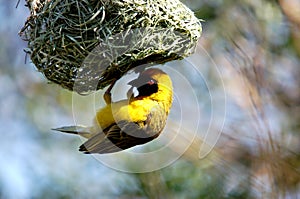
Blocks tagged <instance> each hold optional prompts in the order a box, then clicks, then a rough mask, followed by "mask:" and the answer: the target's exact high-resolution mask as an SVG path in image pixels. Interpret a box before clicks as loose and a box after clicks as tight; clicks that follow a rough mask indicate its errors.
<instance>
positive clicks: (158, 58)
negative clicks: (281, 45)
mask: <svg viewBox="0 0 300 199" xmlns="http://www.w3.org/2000/svg"><path fill="white" fill-rule="evenodd" d="M26 2H27V6H28V7H29V9H30V12H31V15H30V16H29V17H28V19H27V21H26V23H25V25H24V27H23V28H22V30H21V31H20V35H21V36H22V37H23V39H25V40H26V41H28V48H26V49H25V51H26V52H27V53H28V54H30V57H31V60H32V62H33V63H34V64H35V66H36V67H37V69H38V70H39V71H40V72H41V73H43V74H44V75H45V77H46V78H47V79H48V80H50V81H52V82H54V83H57V84H59V85H61V86H62V87H63V88H67V89H69V90H71V91H76V92H78V93H82V94H83V93H88V92H90V91H95V90H98V89H101V88H104V87H105V86H107V85H109V84H110V83H112V81H114V80H116V79H119V78H120V77H122V75H124V73H126V72H127V71H129V70H130V69H132V68H134V67H136V66H139V65H142V64H162V63H165V62H167V61H170V60H177V59H183V58H184V57H187V56H189V55H191V54H192V53H193V52H194V49H195V46H196V44H197V41H198V39H199V37H200V35H201V24H200V21H199V20H198V19H197V18H196V17H195V16H194V14H193V12H192V11H190V10H189V9H188V8H187V7H186V6H185V5H183V4H182V3H181V2H180V1H179V0H85V1H82V0H67V1H61V0H26Z"/></svg>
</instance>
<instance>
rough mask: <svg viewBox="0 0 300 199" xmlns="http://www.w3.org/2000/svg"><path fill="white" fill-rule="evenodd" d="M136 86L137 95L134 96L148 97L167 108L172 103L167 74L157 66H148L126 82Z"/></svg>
mask: <svg viewBox="0 0 300 199" xmlns="http://www.w3.org/2000/svg"><path fill="white" fill-rule="evenodd" d="M128 84H129V85H131V86H133V87H136V88H137V90H138V95H137V96H136V97H135V98H145V97H147V98H149V99H152V100H156V101H158V102H163V103H165V104H166V105H167V106H168V108H169V107H170V106H171V104H172V98H173V87H172V81H171V78H170V77H169V75H168V74H167V73H165V72H163V71H162V70H160V69H157V68H150V69H147V70H145V71H143V72H142V73H140V75H139V77H138V78H137V79H134V80H132V81H130V82H129V83H128Z"/></svg>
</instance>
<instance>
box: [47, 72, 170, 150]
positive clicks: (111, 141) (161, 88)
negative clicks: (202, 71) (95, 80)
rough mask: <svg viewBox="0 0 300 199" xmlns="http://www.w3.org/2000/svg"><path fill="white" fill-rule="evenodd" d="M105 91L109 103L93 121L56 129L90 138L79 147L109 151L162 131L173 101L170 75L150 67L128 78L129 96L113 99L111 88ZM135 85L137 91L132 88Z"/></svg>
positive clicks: (148, 139) (127, 145)
mask: <svg viewBox="0 0 300 199" xmlns="http://www.w3.org/2000/svg"><path fill="white" fill-rule="evenodd" d="M114 84H115V81H114V82H113V83H112V84H111V85H110V86H109V88H108V89H107V90H106V92H105V93H104V95H103V98H104V101H105V103H106V105H105V106H104V107H103V108H100V109H99V110H98V111H97V113H96V116H95V117H94V121H93V125H92V126H90V127H85V126H65V127H61V128H56V129H53V130H56V131H60V132H64V133H71V134H77V135H80V136H82V137H84V138H87V141H86V142H84V143H83V144H82V145H81V146H80V147H79V151H81V152H83V153H85V154H94V153H98V154H109V153H115V152H120V151H123V150H126V149H128V148H131V147H134V146H136V145H142V144H145V143H148V142H150V141H152V140H153V139H155V138H157V137H158V136H159V135H160V133H161V132H162V131H163V129H164V127H165V125H166V121H167V118H168V114H169V112H170V109H171V107H172V102H173V87H172V81H171V78H170V76H169V75H168V74H167V73H165V72H163V71H162V70H161V69H158V68H148V69H146V70H144V71H142V72H140V74H139V76H138V77H137V78H136V79H134V80H132V81H130V82H128V85H130V86H131V88H130V89H129V90H128V92H127V99H124V100H120V101H116V102H112V99H111V98H112V97H111V89H112V87H113V86H114ZM134 88H136V90H137V92H133V90H134Z"/></svg>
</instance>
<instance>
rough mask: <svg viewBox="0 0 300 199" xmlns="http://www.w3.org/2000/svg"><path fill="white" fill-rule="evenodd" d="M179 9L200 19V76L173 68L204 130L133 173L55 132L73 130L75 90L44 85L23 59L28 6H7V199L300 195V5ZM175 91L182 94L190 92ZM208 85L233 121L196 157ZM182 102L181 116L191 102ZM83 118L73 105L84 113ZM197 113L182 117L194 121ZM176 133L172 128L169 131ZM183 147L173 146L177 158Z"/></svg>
mask: <svg viewBox="0 0 300 199" xmlns="http://www.w3.org/2000/svg"><path fill="white" fill-rule="evenodd" d="M183 3H185V4H186V5H187V6H188V7H190V8H191V9H192V10H193V11H194V12H195V14H196V15H197V17H199V18H200V19H203V20H204V21H203V34H202V37H201V40H200V41H199V49H198V52H199V53H197V57H196V58H195V57H194V58H193V59H194V62H197V60H198V62H197V66H198V67H200V68H201V75H202V78H197V76H195V74H196V73H195V72H193V71H192V70H190V69H189V68H188V67H180V66H182V65H184V64H186V62H185V61H184V60H183V61H176V62H173V63H172V64H171V65H176V71H177V72H178V71H179V72H180V73H182V74H185V77H188V81H189V83H190V84H191V85H193V88H194V91H195V93H196V96H197V99H198V103H199V105H197V106H199V107H200V109H201V116H200V118H201V122H200V123H199V128H198V129H196V132H197V133H198V134H197V136H196V137H195V139H193V142H192V143H191V144H190V145H189V147H188V148H187V149H186V150H185V153H183V154H182V155H181V157H180V158H179V159H177V160H176V161H174V162H173V163H172V164H169V165H167V166H165V167H164V168H162V169H159V170H156V171H153V172H147V173H126V172H121V171H118V170H116V169H113V168H110V167H108V166H105V165H104V164H101V162H99V161H98V160H97V159H95V158H93V157H92V156H89V155H83V154H81V153H79V152H78V146H79V145H80V144H81V143H82V140H80V139H79V138H78V137H76V136H72V135H64V134H60V133H57V132H53V131H51V128H54V127H59V126H63V125H71V124H74V117H73V115H74V107H73V106H72V104H73V105H74V95H73V94H72V93H71V92H69V91H66V90H64V89H62V88H60V87H58V86H56V85H54V84H51V83H48V82H47V80H46V79H45V78H44V77H43V76H42V74H41V73H39V72H38V71H37V70H36V68H35V67H34V65H33V64H31V63H30V59H29V58H28V57H27V58H26V57H25V53H24V51H23V49H24V48H26V42H24V41H22V40H21V39H20V37H19V36H18V32H19V30H20V29H21V28H22V26H23V25H24V22H25V20H26V18H27V17H28V15H29V11H28V9H27V8H26V7H24V4H25V2H24V1H23V0H21V1H20V4H19V5H18V7H17V8H16V5H17V1H11V0H10V1H9V0H0V16H1V17H0V24H1V26H0V66H1V68H0V88H1V89H0V132H1V139H0V198H14V199H16V198H22V199H23V198H122V199H123V198H124V199H125V198H212V199H213V198H300V191H299V190H300V183H299V182H300V173H299V172H300V131H299V129H300V88H299V85H300V78H299V76H300V1H299V0H277V1H275V0H274V1H273V0H240V1H234V0H227V1H222V0H209V1H208V0H207V1H206V0H203V1H200V0H184V1H183ZM203 49H204V50H205V51H206V52H207V54H205V53H202V52H203ZM208 57H209V58H208ZM212 60H213V61H212ZM167 65H170V64H167ZM163 67H164V66H162V68H163ZM216 67H217V68H218V69H219V72H216ZM220 74H221V79H222V81H220ZM198 75H199V74H198ZM173 81H174V82H177V81H176V79H173ZM178 81H180V80H178ZM204 82H206V84H209V85H210V86H209V88H208V87H207V86H205V85H206V84H205V83H204ZM207 82H208V83H207ZM175 86H176V84H175ZM175 86H174V89H175V91H176V92H177V93H178V92H182V93H183V95H185V94H184V92H187V91H186V90H187V89H182V88H178V87H175ZM208 89H209V92H210V94H211V95H213V96H218V94H220V93H221V94H222V95H223V93H222V92H223V90H224V89H225V95H226V101H225V103H226V104H224V100H220V106H217V107H214V109H213V112H214V114H216V115H219V116H220V117H221V120H222V119H225V123H224V125H223V126H222V128H221V129H220V128H219V126H214V124H215V123H214V122H212V123H211V126H210V127H209V129H210V130H209V132H208V133H209V135H216V137H215V139H214V141H218V142H217V144H216V146H215V147H214V150H213V151H212V153H211V154H213V156H210V155H208V156H207V158H204V159H200V158H199V146H200V145H201V143H202V141H201V140H202V137H201V135H203V134H201V133H202V131H201V127H202V126H203V127H207V126H208V124H209V122H210V119H211V115H212V106H211V103H210V99H207V93H208ZM119 90H122V89H120V88H119ZM203 93H204V94H203ZM99 96H101V92H100V93H99ZM217 99H219V98H217ZM220 99H223V98H222V97H220ZM178 101H179V98H175V101H174V106H173V109H174V110H177V109H178V106H179V105H181V106H183V108H184V107H191V106H192V105H193V104H191V103H192V102H191V101H189V100H188V99H184V100H183V101H181V102H178ZM217 102H218V101H217ZM78 103H80V101H79V102H78ZM82 103H83V102H82ZM195 106H196V105H195ZM192 107H193V106H192ZM224 107H226V115H223V110H224ZM86 112H87V110H86V109H85V108H84V104H82V106H80V104H77V105H76V114H78V113H79V114H82V115H83V116H84V115H86V114H87V113H86ZM175 113H176V111H173V113H172V112H171V115H170V120H169V121H170V122H171V121H177V119H178V118H177V117H178V115H176V114H175ZM189 117H190V118H187V117H184V118H181V120H182V121H185V120H188V121H194V120H195V118H197V117H195V115H194V113H191V114H190V116H189ZM222 121H223V120H222ZM196 122H197V121H196ZM218 124H219V123H218ZM172 127H173V125H172V124H170V123H168V126H167V128H166V129H165V132H164V136H166V137H167V135H168V132H171V131H172ZM189 130H192V131H194V130H195V129H189ZM219 134H221V135H220V137H219V136H218V135H219ZM186 135H187V137H188V136H189V134H186ZM198 135H199V136H198ZM181 142H184V139H178V140H177V142H176V143H175V145H172V147H171V148H170V150H172V151H174V152H175V153H176V150H177V148H178V147H179V148H180V145H181V144H182V143H181ZM177 146H178V147H177ZM149 147H150V148H151V146H149ZM146 148H147V147H146ZM157 155H159V154H157ZM164 155H165V154H161V156H162V157H160V158H161V159H164V158H167V157H164ZM166 156H167V155H166ZM123 163H124V165H125V167H126V165H128V167H131V166H132V164H134V163H132V162H130V161H129V160H126V159H124V161H123Z"/></svg>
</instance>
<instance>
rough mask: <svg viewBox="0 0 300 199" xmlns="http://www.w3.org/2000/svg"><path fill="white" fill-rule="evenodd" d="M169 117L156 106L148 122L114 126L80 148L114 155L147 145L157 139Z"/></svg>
mask: <svg viewBox="0 0 300 199" xmlns="http://www.w3.org/2000/svg"><path fill="white" fill-rule="evenodd" d="M166 118H167V115H166V113H165V112H164V110H163V109H162V108H161V107H160V106H155V107H154V108H152V109H151V110H150V113H149V114H148V115H147V120H146V121H137V122H130V121H126V120H122V121H119V122H118V123H114V124H112V125H111V126H110V127H108V128H107V129H105V130H104V132H105V133H102V132H101V133H98V134H96V135H94V136H93V137H91V138H90V139H89V140H87V141H86V142H85V143H84V144H82V145H81V146H80V148H79V150H80V151H82V152H84V153H101V154H103V153H113V152H118V151H122V150H125V149H128V148H130V147H133V146H136V145H140V144H145V143H147V142H149V141H151V140H153V139H154V138H156V137H157V136H158V135H159V134H160V132H161V131H162V130H163V128H164V126H165V121H166Z"/></svg>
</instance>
